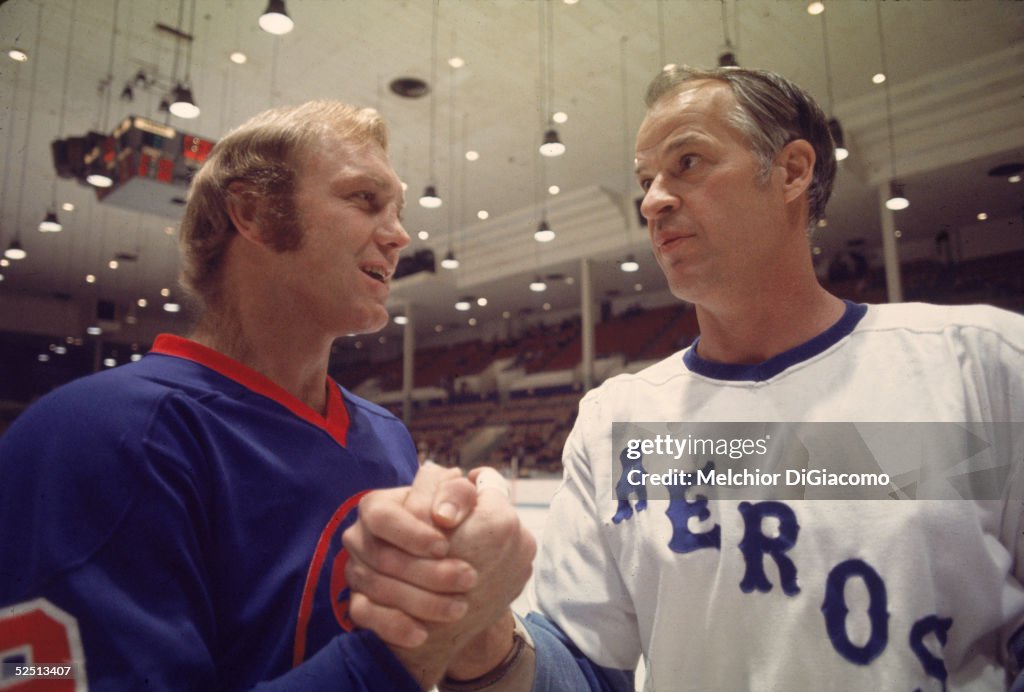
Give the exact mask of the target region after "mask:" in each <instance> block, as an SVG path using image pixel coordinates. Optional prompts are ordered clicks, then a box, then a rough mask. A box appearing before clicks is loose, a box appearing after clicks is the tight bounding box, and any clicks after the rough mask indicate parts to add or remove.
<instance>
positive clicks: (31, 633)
mask: <svg viewBox="0 0 1024 692" xmlns="http://www.w3.org/2000/svg"><path fill="white" fill-rule="evenodd" d="M84 661H85V657H84V655H83V653H82V640H81V637H80V636H79V633H78V621H77V620H75V618H73V617H72V616H71V615H69V614H68V613H66V612H64V611H63V610H61V609H60V608H58V607H57V606H55V605H54V604H53V603H51V602H50V601H48V600H46V599H43V598H37V599H35V600H32V601H27V602H25V603H20V604H17V605H14V606H10V607H6V608H4V610H3V615H2V616H0V664H2V665H0V689H4V690H6V689H8V687H11V689H17V690H19V692H20V691H21V690H24V691H25V692H32V691H33V690H39V691H40V692H43V691H44V690H46V691H47V692H72V691H73V690H84V689H85V688H86V682H85V667H84V666H85V664H84ZM32 665H36V666H40V665H42V666H69V667H70V673H69V676H68V677H64V678H35V679H33V678H27V677H26V678H24V679H23V680H17V679H16V678H14V677H10V676H12V675H13V674H14V673H13V671H14V670H15V668H16V666H32Z"/></svg>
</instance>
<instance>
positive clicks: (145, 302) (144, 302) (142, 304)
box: [135, 298, 149, 308]
mask: <svg viewBox="0 0 1024 692" xmlns="http://www.w3.org/2000/svg"><path fill="white" fill-rule="evenodd" d="M135 304H136V305H138V306H139V307H140V308H144V307H146V306H147V305H149V301H148V300H146V299H145V298H139V299H138V300H137V301H135Z"/></svg>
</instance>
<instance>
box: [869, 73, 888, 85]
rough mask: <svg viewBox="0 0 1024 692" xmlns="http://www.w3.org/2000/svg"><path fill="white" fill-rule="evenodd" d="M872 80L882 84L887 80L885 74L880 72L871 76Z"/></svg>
mask: <svg viewBox="0 0 1024 692" xmlns="http://www.w3.org/2000/svg"><path fill="white" fill-rule="evenodd" d="M871 81H872V82H874V83H875V84H881V83H882V82H884V81H885V75H884V74H882V73H881V72H879V73H878V74H876V75H875V76H874V77H872V78H871Z"/></svg>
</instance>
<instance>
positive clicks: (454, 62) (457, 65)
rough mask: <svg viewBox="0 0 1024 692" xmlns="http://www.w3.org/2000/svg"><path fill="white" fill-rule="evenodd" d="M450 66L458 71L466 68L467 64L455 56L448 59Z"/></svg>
mask: <svg viewBox="0 0 1024 692" xmlns="http://www.w3.org/2000/svg"><path fill="white" fill-rule="evenodd" d="M448 64H449V65H451V66H452V67H454V68H455V69H456V70H457V69H459V68H460V67H464V66H465V64H466V61H465V60H463V59H462V58H460V57H459V56H457V55H453V56H452V57H450V58H448Z"/></svg>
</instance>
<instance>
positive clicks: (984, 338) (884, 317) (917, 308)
mask: <svg viewBox="0 0 1024 692" xmlns="http://www.w3.org/2000/svg"><path fill="white" fill-rule="evenodd" d="M857 331H862V332H886V331H888V332H903V333H906V334H933V335H944V336H946V337H953V338H956V339H958V340H960V341H963V342H972V341H973V342H978V343H979V344H980V343H1000V344H1004V345H1006V346H1008V347H1009V348H1011V349H1012V350H1015V351H1018V352H1021V353H1024V315H1019V314H1017V313H1014V312H1010V311H1009V310H1003V309H1001V308H997V307H993V306H991V305H932V304H929V303H893V304H888V305H871V306H869V309H868V313H867V315H866V316H865V318H864V319H863V320H862V321H861V324H860V325H858V328H857Z"/></svg>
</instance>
